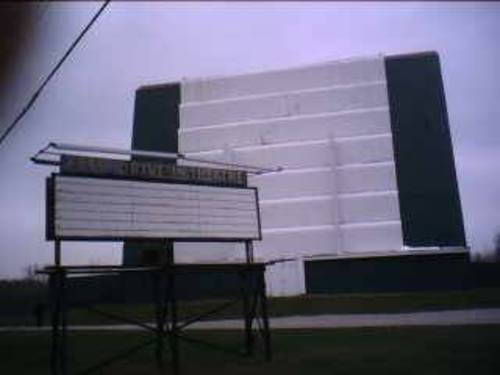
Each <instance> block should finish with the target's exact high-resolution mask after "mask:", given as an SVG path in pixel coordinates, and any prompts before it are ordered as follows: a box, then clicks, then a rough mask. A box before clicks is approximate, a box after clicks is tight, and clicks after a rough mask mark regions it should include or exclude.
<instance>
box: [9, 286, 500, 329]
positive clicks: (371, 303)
mask: <svg viewBox="0 0 500 375" xmlns="http://www.w3.org/2000/svg"><path fill="white" fill-rule="evenodd" d="M32 289H33V290H31V292H30V288H28V287H26V286H23V287H22V288H20V291H21V293H19V295H17V294H16V293H14V291H12V290H10V289H9V293H5V291H4V294H5V296H6V298H2V293H1V291H0V325H4V326H5V325H25V324H29V325H32V324H34V316H33V305H34V301H36V298H35V297H36V296H37V295H40V294H41V293H42V289H43V288H41V287H40V286H36V288H32ZM7 297H8V298H7ZM21 298H22V299H21ZM220 302H222V301H209V300H207V301H191V302H181V303H180V316H181V319H182V318H184V317H187V316H192V315H196V314H198V313H201V312H203V311H205V310H206V309H209V308H212V307H214V306H216V305H217V304H219V303H220ZM499 306H500V288H484V289H475V290H466V291H455V292H450V291H447V292H418V293H386V294H344V295H325V296H303V297H291V298H270V299H269V314H270V315H271V316H286V315H318V314H351V313H354V314H356V313H401V312H411V311H429V310H447V309H467V308H481V307H499ZM100 307H101V308H102V309H104V310H106V311H109V312H113V313H117V314H122V315H126V316H128V317H131V318H134V319H136V320H139V321H145V322H150V321H152V320H153V317H154V311H153V306H151V305H126V304H116V305H102V306H100ZM240 316H241V306H240V305H234V306H233V307H231V308H229V309H227V310H225V311H223V312H221V313H219V314H218V315H217V316H216V317H215V318H217V319H222V318H234V317H240ZM47 319H48V314H47V313H46V314H45V322H47ZM69 322H70V323H71V324H99V323H105V324H109V323H112V322H113V321H111V320H109V319H106V318H103V317H100V316H96V315H95V314H92V313H89V312H87V311H86V310H84V309H78V308H77V309H72V310H71V311H70V316H69Z"/></svg>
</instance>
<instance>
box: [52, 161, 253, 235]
mask: <svg viewBox="0 0 500 375" xmlns="http://www.w3.org/2000/svg"><path fill="white" fill-rule="evenodd" d="M85 159H91V160H85ZM102 160H106V159H98V158H82V157H76V158H75V157H70V158H68V159H66V161H65V164H63V166H62V167H61V172H62V174H54V175H53V176H52V179H51V183H49V184H47V202H50V203H51V205H50V204H48V207H47V208H48V223H47V237H48V239H49V240H53V239H55V240H117V241H119V240H125V239H155V238H158V239H159V238H164V239H170V240H175V241H217V242H219V241H246V240H258V239H260V238H261V232H260V217H259V209H258V197H257V189H256V188H250V187H246V186H245V187H235V185H236V186H238V185H246V173H245V172H242V171H226V170H218V169H211V168H198V167H179V166H175V165H168V164H158V163H154V162H127V161H120V160H112V161H110V163H109V164H107V163H106V162H103V161H102ZM132 163H136V164H137V165H139V164H142V165H141V166H140V168H138V169H134V168H135V167H132V166H131V164H132ZM158 165H159V167H158ZM164 166H169V167H171V168H170V169H169V168H163V167H164ZM70 167H71V168H70ZM136 167H137V166H136ZM172 167H174V168H172ZM185 168H187V169H189V173H186V172H185V170H184V169H185ZM139 170H140V172H139ZM179 171H181V172H179ZM214 171H216V172H214ZM217 171H219V172H217ZM225 172H227V173H225ZM100 173H103V174H104V175H105V176H106V178H104V177H102V175H101V176H100V177H97V176H99V174H100ZM150 174H153V178H150V176H149V175H150ZM164 180H167V181H169V182H165V181H164ZM170 181H172V182H170ZM179 181H182V182H179ZM214 185H216V186H214ZM228 185H229V186H228ZM231 185H232V186H231ZM50 206H51V207H50Z"/></svg>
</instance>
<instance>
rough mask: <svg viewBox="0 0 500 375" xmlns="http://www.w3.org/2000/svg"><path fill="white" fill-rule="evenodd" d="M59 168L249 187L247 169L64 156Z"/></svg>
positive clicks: (73, 172)
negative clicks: (245, 170)
mask: <svg viewBox="0 0 500 375" xmlns="http://www.w3.org/2000/svg"><path fill="white" fill-rule="evenodd" d="M60 171H61V174H64V175H85V176H96V177H111V178H119V177H125V178H138V179H144V180H157V181H165V182H177V183H187V184H203V185H216V186H233V187H245V186H247V175H246V172H244V171H239V170H228V169H217V168H205V167H203V168H202V167H192V166H180V165H176V164H174V163H160V162H158V161H154V162H150V161H135V160H133V161H127V160H116V159H104V158H96V157H83V156H73V155H62V156H61V164H60Z"/></svg>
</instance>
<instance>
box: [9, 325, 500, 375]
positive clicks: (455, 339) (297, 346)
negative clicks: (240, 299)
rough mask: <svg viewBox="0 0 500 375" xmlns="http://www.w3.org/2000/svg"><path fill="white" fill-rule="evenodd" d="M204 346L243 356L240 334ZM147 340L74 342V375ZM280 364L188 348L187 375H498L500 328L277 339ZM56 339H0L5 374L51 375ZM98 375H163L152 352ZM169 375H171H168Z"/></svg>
mask: <svg viewBox="0 0 500 375" xmlns="http://www.w3.org/2000/svg"><path fill="white" fill-rule="evenodd" d="M190 335H195V337H197V338H201V339H205V340H210V341H212V342H214V343H217V344H220V345H225V346H232V347H234V348H238V347H240V346H241V345H240V344H241V334H240V333H237V332H196V333H190ZM148 337H149V336H145V335H143V334H140V333H123V332H122V333H90V332H89V333H72V334H70V338H69V343H70V370H71V371H70V373H74V371H75V370H76V371H77V370H81V369H83V368H85V367H86V366H88V365H90V364H92V363H96V361H99V360H102V359H104V358H105V357H106V356H108V355H111V354H112V353H113V351H114V350H120V349H124V348H126V347H127V346H130V345H134V343H137V342H140V341H141V340H145V339H147V338H148ZM272 338H273V349H274V358H273V361H272V362H271V363H266V362H264V361H263V360H262V359H260V358H257V359H244V358H240V357H237V356H232V355H228V354H226V353H221V352H217V351H212V350H206V349H203V350H202V349H200V347H198V346H193V345H192V344H187V343H182V344H181V364H182V374H187V375H190V374H218V375H226V374H227V375H229V374H259V375H267V374H272V375H278V374H287V375H294V374H297V375H298V374H306V375H315V374H318V375H322V374H325V375H326V374H368V373H369V374H384V375H386V374H406V375H409V374H419V375H420V374H426V375H433V374H436V375H437V374H439V375H445V374H454V375H455V374H475V375H477V374H495V373H498V371H499V369H500V326H466V327H461V326H457V327H406V328H376V329H375V328H372V329H337V330H295V331H276V332H273V336H272ZM48 348H49V335H48V334H46V333H45V334H42V333H8V334H5V333H4V334H2V335H1V336H0V373H2V374H14V373H16V374H27V375H28V374H37V375H38V374H42V375H43V374H48V373H49V371H48V364H49V357H48V355H49V353H48ZM98 373H99V374H108V375H112V374H120V375H127V374H156V373H157V372H156V369H155V366H154V356H153V348H152V347H147V348H145V349H143V350H142V351H140V352H138V353H137V354H136V355H133V356H130V357H128V358H127V359H126V360H123V361H121V362H118V363H115V364H113V365H112V366H110V367H107V368H106V369H105V370H102V371H101V372H98ZM166 373H169V371H167V372H166Z"/></svg>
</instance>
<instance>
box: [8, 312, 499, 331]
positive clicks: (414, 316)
mask: <svg viewBox="0 0 500 375" xmlns="http://www.w3.org/2000/svg"><path fill="white" fill-rule="evenodd" d="M270 324H271V328H272V329H293V328H346V327H389V326H429V325H436V326H442V325H469V324H500V308H491V309H471V310H444V311H426V312H413V313H404V314H341V315H314V316H287V317H277V318H271V322H270ZM189 328H190V329H242V328H243V321H242V320H236V319H230V320H218V321H206V322H198V323H196V324H193V325H191V326H189ZM49 329H50V328H49V327H40V328H39V327H0V332H8V331H19V332H20V331H44V330H49ZM69 329H71V330H81V331H84V330H85V331H90V330H109V331H129V330H130V331H132V330H141V329H142V328H140V327H137V326H133V325H128V324H121V325H105V326H76V325H72V326H70V327H69Z"/></svg>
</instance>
